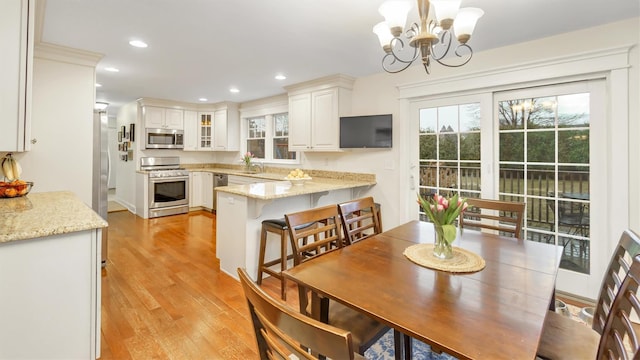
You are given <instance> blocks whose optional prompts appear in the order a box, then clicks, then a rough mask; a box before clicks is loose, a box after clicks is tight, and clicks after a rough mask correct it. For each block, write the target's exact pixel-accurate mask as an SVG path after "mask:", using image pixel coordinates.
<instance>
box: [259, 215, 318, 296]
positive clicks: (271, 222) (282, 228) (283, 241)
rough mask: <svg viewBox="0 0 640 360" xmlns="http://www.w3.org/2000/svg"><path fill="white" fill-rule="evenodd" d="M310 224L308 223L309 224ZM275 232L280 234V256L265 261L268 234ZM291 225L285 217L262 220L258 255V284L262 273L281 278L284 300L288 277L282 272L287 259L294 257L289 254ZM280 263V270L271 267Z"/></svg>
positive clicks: (281, 294)
mask: <svg viewBox="0 0 640 360" xmlns="http://www.w3.org/2000/svg"><path fill="white" fill-rule="evenodd" d="M307 226H308V225H307ZM268 233H273V234H276V235H279V236H280V257H279V258H277V259H273V260H270V261H267V262H265V259H264V258H265V250H266V248H267V234H268ZM288 234H289V227H287V222H286V221H285V220H284V218H283V219H268V220H263V221H262V229H261V231H260V254H259V255H258V281H257V283H258V285H260V284H262V275H263V273H267V274H269V275H271V276H273V277H275V278H277V279H280V297H281V298H282V300H286V299H287V291H286V279H285V278H284V276H282V272H283V271H285V270H286V269H287V260H291V259H293V254H291V255H287V239H288V237H289V235H288ZM278 263H279V264H280V271H277V270H274V269H271V268H270V267H272V266H274V265H276V264H278Z"/></svg>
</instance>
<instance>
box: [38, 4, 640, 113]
mask: <svg viewBox="0 0 640 360" xmlns="http://www.w3.org/2000/svg"><path fill="white" fill-rule="evenodd" d="M40 1H42V0H40ZM382 2H383V0H314V1H311V0H108V1H107V0H46V3H45V5H46V8H45V16H44V24H43V26H42V29H43V30H42V35H41V39H42V41H43V42H47V43H52V44H58V45H64V46H69V47H73V48H77V49H83V50H88V51H93V52H98V53H101V54H104V57H103V58H102V60H101V61H100V63H99V64H98V66H97V70H96V73H97V82H98V83H100V84H102V87H100V88H97V91H96V94H97V95H96V99H97V100H98V101H104V102H108V103H110V107H109V112H110V113H112V114H113V113H114V111H115V110H117V108H119V107H120V106H121V105H123V104H125V103H128V102H132V101H135V100H136V99H137V98H140V97H152V98H160V99H171V100H178V101H185V102H193V103H197V102H198V99H199V98H203V97H204V98H207V99H208V101H207V102H210V103H216V102H220V101H235V102H244V101H248V100H254V99H259V98H263V97H268V96H271V95H277V94H282V93H284V92H285V90H284V88H283V87H284V86H287V85H291V84H296V83H299V82H303V81H307V80H312V79H315V78H319V77H323V76H327V75H332V74H336V73H342V74H346V75H350V76H353V77H360V76H366V75H370V74H374V73H379V72H382V68H381V58H382V55H383V52H382V49H381V48H380V46H379V44H378V40H377V38H376V36H375V35H374V34H373V33H372V31H371V29H372V27H373V25H375V24H376V23H378V22H380V21H382V20H383V18H382V16H381V15H379V14H378V11H377V9H378V6H379V5H380V4H381V3H382ZM462 6H463V7H467V6H472V7H480V8H482V9H483V10H484V11H485V15H484V16H483V17H482V18H481V19H480V20H479V22H478V25H477V27H476V30H475V32H474V36H473V37H472V39H471V41H470V42H469V45H470V46H471V47H473V48H474V50H475V51H476V52H477V51H482V50H487V49H491V48H495V47H500V46H505V45H509V44H513V43H518V42H523V41H527V40H532V39H536V38H541V37H546V36H550V35H553V34H559V33H564V32H568V31H573V30H578V29H582V28H587V27H591V26H595V25H600V24H605V23H609V22H613V21H617V20H622V19H627V18H631V17H638V16H640V1H638V0H610V1H602V0H561V1H559V0H463V1H462ZM414 8H415V6H414ZM410 19H411V20H412V21H415V20H417V11H416V10H415V9H414V10H413V11H412V14H410ZM614 36H615V34H614ZM132 39H140V40H144V41H145V42H147V43H148V44H149V46H148V47H147V48H145V49H140V48H134V47H132V46H130V45H129V44H128V42H129V41H130V40H132ZM585 41H589V39H585ZM472 61H473V60H472ZM438 66H439V65H437V64H436V65H434V66H433V67H432V72H437V71H438V70H437V67H438ZM105 67H116V68H118V69H119V70H120V71H119V72H117V73H110V72H107V71H105V70H104V68H105ZM278 73H282V74H284V75H286V76H287V79H285V80H275V79H274V76H275V75H276V74H278ZM426 76H427V75H426V74H425V77H426ZM231 87H236V88H238V89H239V90H240V92H239V93H236V94H233V93H230V92H229V89H230V88H231Z"/></svg>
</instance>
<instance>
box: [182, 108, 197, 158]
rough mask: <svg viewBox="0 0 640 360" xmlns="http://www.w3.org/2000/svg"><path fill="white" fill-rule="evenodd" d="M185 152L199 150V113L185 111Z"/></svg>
mask: <svg viewBox="0 0 640 360" xmlns="http://www.w3.org/2000/svg"><path fill="white" fill-rule="evenodd" d="M183 150H184V151H195V150H198V112H197V111H193V110H185V111H184V148H183Z"/></svg>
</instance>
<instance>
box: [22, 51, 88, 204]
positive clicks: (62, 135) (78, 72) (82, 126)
mask: <svg viewBox="0 0 640 360" xmlns="http://www.w3.org/2000/svg"><path fill="white" fill-rule="evenodd" d="M66 51H67V49H62V48H59V49H53V48H52V47H48V48H47V49H44V50H43V49H39V48H38V47H36V52H35V59H34V66H33V103H32V104H33V106H32V117H31V119H32V130H31V138H32V139H35V140H37V142H36V143H35V144H33V145H32V146H31V151H28V152H24V153H16V154H15V158H16V159H18V160H19V161H20V164H21V165H22V168H23V175H22V178H23V179H24V180H27V181H33V182H34V187H33V189H32V191H33V192H46V191H61V190H65V191H72V192H74V193H75V194H76V195H77V196H78V197H79V198H80V199H81V200H82V201H84V202H85V203H86V204H87V205H89V206H91V201H92V181H93V178H92V169H93V167H92V162H93V104H94V93H95V86H94V78H95V64H96V63H97V61H98V59H99V57H98V56H97V55H96V56H95V57H92V56H91V55H90V58H86V57H84V58H82V57H79V58H77V61H76V59H74V56H76V55H78V54H75V53H72V52H70V53H68V54H67V53H66ZM83 56H84V55H83ZM74 61H76V62H74Z"/></svg>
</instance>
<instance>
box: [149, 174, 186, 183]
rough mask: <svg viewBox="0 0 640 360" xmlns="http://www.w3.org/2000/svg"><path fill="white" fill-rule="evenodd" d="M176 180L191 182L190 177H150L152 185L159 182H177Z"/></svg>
mask: <svg viewBox="0 0 640 360" xmlns="http://www.w3.org/2000/svg"><path fill="white" fill-rule="evenodd" d="M176 180H186V181H189V176H172V177H154V178H152V177H150V178H149V181H150V182H152V183H157V182H169V181H176Z"/></svg>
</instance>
